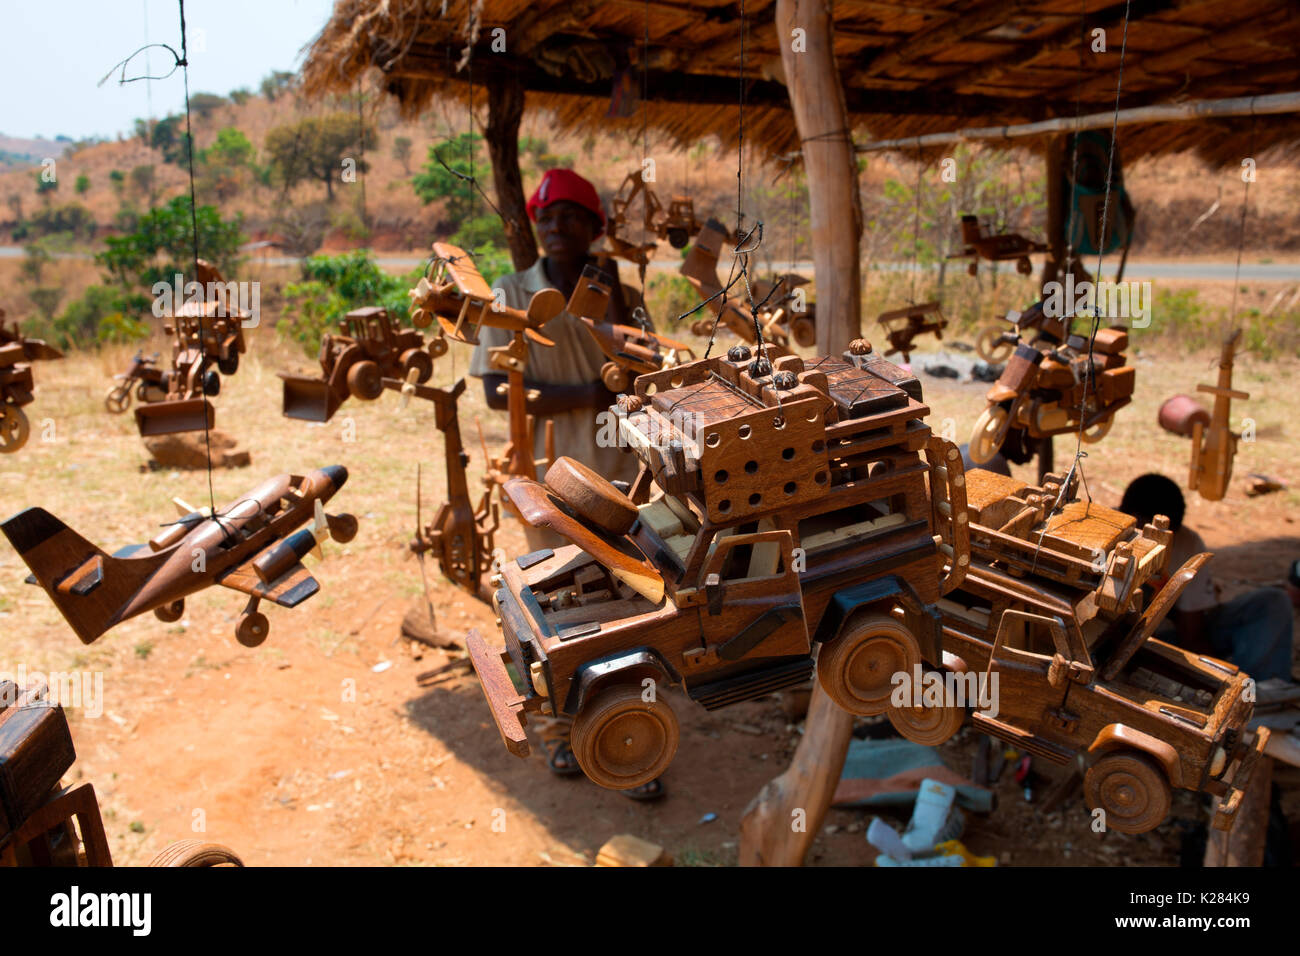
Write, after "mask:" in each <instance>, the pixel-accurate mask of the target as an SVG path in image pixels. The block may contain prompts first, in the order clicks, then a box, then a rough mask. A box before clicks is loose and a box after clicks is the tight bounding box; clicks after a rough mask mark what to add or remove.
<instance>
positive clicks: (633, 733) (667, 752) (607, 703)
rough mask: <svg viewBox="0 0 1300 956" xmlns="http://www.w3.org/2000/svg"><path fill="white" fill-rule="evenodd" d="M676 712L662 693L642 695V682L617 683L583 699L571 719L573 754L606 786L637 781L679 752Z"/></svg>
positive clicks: (647, 779)
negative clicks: (650, 696)
mask: <svg viewBox="0 0 1300 956" xmlns="http://www.w3.org/2000/svg"><path fill="white" fill-rule="evenodd" d="M680 737H681V731H680V730H679V728H678V726H677V715H676V714H674V713H673V709H672V708H671V707H669V706H668V704H667V703H666V702H665V701H664V700H663V699H662V698H660V697H658V696H656V697H655V699H654V700H653V701H645V700H643V699H642V692H641V686H640V684H635V685H631V684H620V685H617V686H615V687H610V688H608V689H606V690H603V691H601V692H600V693H599V694H597V695H596V697H595V698H594V699H593V700H590V701H588V702H587V704H586V706H584V707H583V708H582V712H581V713H580V714H578V718H577V719H576V720H575V721H574V722H573V732H572V735H571V737H570V743H571V746H572V748H573V755H574V757H576V758H577V761H578V766H580V767H581V768H582V770H583V773H585V774H586V775H587V776H588V777H589V778H590V779H591V781H592V782H593V783H597V784H599V785H600V786H602V787H606V788H607V789H610V790H630V789H632V788H633V787H640V786H643V785H645V784H647V783H649V782H650V781H651V780H654V779H656V778H657V777H658V776H659V775H660V774H662V773H663V772H664V771H665V770H666V769H667V768H668V765H669V764H670V763H672V762H673V757H674V756H676V755H677V742H678V740H679V739H680Z"/></svg>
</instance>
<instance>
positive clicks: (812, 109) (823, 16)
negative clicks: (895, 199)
mask: <svg viewBox="0 0 1300 956" xmlns="http://www.w3.org/2000/svg"><path fill="white" fill-rule="evenodd" d="M776 26H777V29H776V34H777V37H778V38H779V39H780V43H781V62H782V65H783V66H784V68H785V76H786V86H787V89H788V90H789V92H790V105H791V107H792V108H793V110H794V120H795V125H796V127H797V128H798V130H799V139H800V140H801V141H802V143H803V158H804V168H805V169H806V171H807V176H808V202H809V211H810V217H811V221H812V241H813V263H814V267H815V276H816V282H817V290H816V291H817V352H818V354H820V355H838V354H840V353H841V352H843V351H844V350H845V349H846V348H848V345H849V342H850V341H852V340H853V339H855V338H857V337H858V336H859V335H861V328H862V274H861V265H860V260H859V255H858V243H859V241H860V239H861V237H862V203H861V199H860V197H859V195H858V169H857V163H856V159H855V156H854V149H853V138H852V135H851V133H850V129H849V117H848V111H847V110H846V109H845V106H844V88H843V86H842V85H841V84H840V74H839V70H838V68H837V66H836V63H835V47H834V36H833V30H834V27H833V20H832V16H831V4H830V2H829V0H777V4H776ZM796 30H797V31H798V33H797V34H796V32H795V31H796ZM796 46H797V47H798V49H796Z"/></svg>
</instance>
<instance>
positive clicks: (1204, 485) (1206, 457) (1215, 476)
mask: <svg viewBox="0 0 1300 956" xmlns="http://www.w3.org/2000/svg"><path fill="white" fill-rule="evenodd" d="M1240 339H1241V329H1237V330H1235V331H1233V332H1231V333H1230V334H1229V335H1228V336H1227V337H1226V338H1225V339H1224V340H1223V347H1222V349H1221V350H1220V352H1219V384H1218V385H1217V386H1216V385H1198V386H1196V390H1197V391H1198V392H1206V393H1208V394H1210V395H1213V396H1214V413H1213V415H1211V414H1210V413H1209V412H1208V411H1206V409H1205V407H1204V406H1203V405H1201V403H1200V402H1198V401H1196V400H1195V399H1194V398H1191V397H1190V396H1188V395H1175V396H1174V397H1173V398H1171V399H1169V400H1168V401H1166V402H1165V403H1164V404H1163V405H1161V406H1160V416H1159V421H1160V425H1161V427H1162V428H1164V429H1165V430H1166V431H1171V432H1173V433H1174V434H1176V435H1186V436H1189V437H1190V438H1191V439H1192V467H1191V471H1190V472H1189V475H1188V478H1187V487H1188V488H1190V489H1191V490H1192V491H1199V492H1200V494H1201V497H1202V498H1204V499H1205V500H1206V501H1220V500H1222V498H1223V496H1224V495H1225V494H1227V492H1228V482H1229V481H1230V480H1231V479H1232V460H1233V458H1234V457H1235V456H1236V454H1237V442H1238V441H1240V440H1241V436H1240V435H1238V434H1237V433H1236V432H1234V431H1233V430H1232V428H1231V421H1230V419H1231V406H1232V400H1233V399H1234V398H1239V399H1241V400H1242V401H1245V400H1246V399H1248V398H1250V393H1249V392H1240V391H1237V390H1235V389H1234V388H1233V387H1232V363H1233V358H1234V356H1235V354H1236V350H1237V342H1238V341H1239V340H1240Z"/></svg>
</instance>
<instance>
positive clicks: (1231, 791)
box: [1214, 727, 1269, 830]
mask: <svg viewBox="0 0 1300 956" xmlns="http://www.w3.org/2000/svg"><path fill="white" fill-rule="evenodd" d="M1268 737H1269V729H1268V728H1267V727H1260V728H1259V729H1258V730H1256V731H1255V745H1254V746H1253V747H1251V748H1250V750H1249V751H1247V752H1246V754H1245V755H1244V756H1243V757H1242V758H1241V762H1240V763H1239V764H1238V765H1237V769H1236V772H1234V773H1233V775H1232V780H1231V783H1230V784H1229V788H1228V792H1227V793H1226V794H1224V796H1223V799H1222V800H1221V801H1220V802H1219V806H1218V808H1217V809H1216V810H1215V811H1214V829H1216V830H1231V829H1232V823H1233V821H1234V820H1235V819H1236V818H1237V811H1238V810H1240V809H1241V801H1242V799H1243V798H1244V797H1245V796H1246V786H1247V785H1248V784H1249V783H1250V775H1251V774H1252V773H1254V772H1255V764H1257V763H1259V758H1260V757H1261V756H1263V754H1264V748H1265V747H1267V746H1268Z"/></svg>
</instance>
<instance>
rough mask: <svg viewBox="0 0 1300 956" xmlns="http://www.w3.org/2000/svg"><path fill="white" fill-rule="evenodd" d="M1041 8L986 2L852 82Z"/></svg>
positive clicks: (891, 53)
mask: <svg viewBox="0 0 1300 956" xmlns="http://www.w3.org/2000/svg"><path fill="white" fill-rule="evenodd" d="M1038 6H1039V4H1038V3H1036V2H1033V0H1010V2H1008V0H986V2H985V3H983V4H981V5H979V6H977V7H975V8H974V9H972V10H965V11H961V12H960V14H959V15H957V16H954V17H953V18H952V19H950V20H945V21H944V22H942V23H940V24H937V25H936V26H933V27H931V28H929V29H928V30H922V31H920V32H919V33H916V34H913V35H912V36H911V37H909V38H907V39H905V40H903V41H902V42H900V43H898V44H895V45H894V46H892V47H890V48H889V49H888V50H885V51H884V52H883V53H881V54H879V55H878V56H876V57H875V58H873V59H872V60H871V61H870V62H869V63H867V64H866V66H865V67H864V68H863V69H861V70H859V71H857V73H856V74H855V76H854V77H853V78H852V80H851V81H852V82H857V79H858V77H868V76H877V75H879V74H881V73H887V72H889V71H890V70H894V69H897V68H898V67H900V66H903V65H905V64H908V63H911V62H913V61H915V60H919V59H921V58H922V57H925V56H928V55H929V54H931V53H934V52H937V51H938V50H941V49H943V48H944V47H946V46H950V45H952V44H953V43H956V42H958V41H961V40H964V39H966V38H967V37H970V36H972V35H976V34H980V33H983V32H985V31H986V30H991V29H993V28H994V27H996V26H998V25H999V24H1002V23H1005V22H1006V21H1007V20H1010V19H1011V18H1012V17H1013V16H1017V15H1018V14H1022V13H1028V12H1031V11H1033V10H1035V9H1036V8H1037V7H1038Z"/></svg>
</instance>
